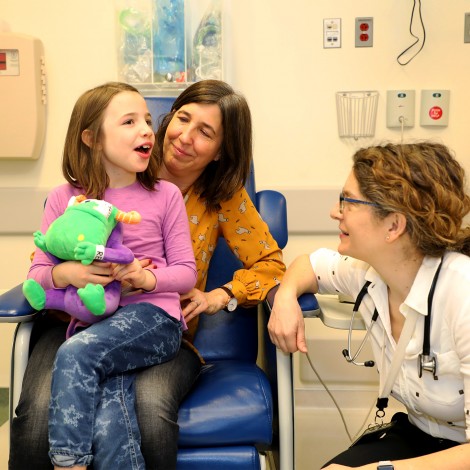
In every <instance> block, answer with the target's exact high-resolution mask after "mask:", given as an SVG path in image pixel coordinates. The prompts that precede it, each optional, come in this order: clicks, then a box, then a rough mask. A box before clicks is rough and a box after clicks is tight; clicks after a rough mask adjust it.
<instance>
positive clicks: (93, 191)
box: [62, 82, 161, 199]
mask: <svg viewBox="0 0 470 470" xmlns="http://www.w3.org/2000/svg"><path fill="white" fill-rule="evenodd" d="M122 92H132V93H139V91H138V90H137V89H136V88H134V87H133V86H131V85H128V84H126V83H121V82H108V83H105V84H103V85H100V86H97V87H96V88H93V89H91V90H88V91H86V92H85V93H83V94H82V95H81V96H80V98H78V100H77V102H76V104H75V106H74V108H73V110H72V115H71V117H70V122H69V127H68V129H67V135H66V137H65V145H64V153H63V156H62V174H63V175H64V178H65V179H66V180H67V181H68V182H69V183H70V184H71V185H72V186H74V187H76V188H80V189H83V191H84V192H85V194H86V196H87V197H89V198H92V199H102V198H103V196H104V192H105V190H106V188H107V187H108V186H109V178H108V175H107V174H106V170H105V167H104V164H103V152H102V150H101V146H100V145H97V144H99V143H100V142H101V139H102V129H101V128H102V124H103V114H104V111H105V109H106V108H107V106H108V105H109V103H110V101H111V100H112V99H113V98H114V97H115V96H116V95H117V94H119V93H122ZM86 129H88V130H89V131H91V132H90V134H91V136H92V144H91V145H90V146H88V145H86V144H85V143H84V142H83V140H82V133H83V131H84V130H86ZM160 165H161V160H159V159H158V158H151V159H150V162H149V165H148V167H147V169H146V170H145V171H144V172H142V173H137V180H138V181H139V182H140V184H141V185H142V186H143V187H144V188H146V189H148V190H149V191H152V190H153V189H154V186H155V183H156V181H158V178H157V174H158V170H159V168H160Z"/></svg>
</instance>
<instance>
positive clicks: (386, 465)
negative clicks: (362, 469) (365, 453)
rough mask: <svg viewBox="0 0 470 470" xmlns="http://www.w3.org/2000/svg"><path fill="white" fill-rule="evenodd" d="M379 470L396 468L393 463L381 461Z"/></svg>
mask: <svg viewBox="0 0 470 470" xmlns="http://www.w3.org/2000/svg"><path fill="white" fill-rule="evenodd" d="M377 470H395V467H394V466H393V464H391V463H379V466H378V467H377Z"/></svg>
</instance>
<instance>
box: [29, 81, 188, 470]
mask: <svg viewBox="0 0 470 470" xmlns="http://www.w3.org/2000/svg"><path fill="white" fill-rule="evenodd" d="M154 142H155V137H154V133H153V130H152V122H151V117H150V114H149V112H148V109H147V106H146V103H145V100H144V99H143V97H142V96H141V95H140V94H139V92H138V91H137V90H136V89H135V88H133V87H132V86H129V85H126V84H123V83H106V84H104V85H102V86H98V87H96V88H94V89H92V90H89V91H87V92H86V93H84V94H83V95H82V96H81V97H80V98H79V100H78V101H77V103H76V105H75V107H74V110H73V112H72V116H71V119H70V124H69V128H68V131H67V136H66V140H65V147H64V155H63V164H62V169H63V174H64V177H65V179H66V180H67V181H68V183H67V184H64V185H62V186H59V187H57V188H56V189H54V190H53V191H52V192H51V193H50V195H49V197H48V199H47V204H46V208H45V211H44V217H43V221H42V226H41V231H42V232H43V233H45V231H46V230H47V228H48V226H49V225H50V224H51V223H52V221H53V220H54V219H56V218H57V217H58V216H59V215H61V214H62V213H63V212H64V210H65V208H66V206H67V202H68V201H69V199H70V198H71V196H76V195H79V194H85V195H86V196H87V197H88V198H94V199H105V200H106V201H108V202H110V203H111V204H113V205H115V206H117V207H119V208H120V209H122V210H124V211H129V210H132V209H136V210H138V211H139V213H140V214H141V216H142V221H141V222H140V223H139V224H138V225H132V226H131V225H125V226H124V227H123V243H124V245H125V246H127V247H129V248H130V249H131V250H132V252H133V253H134V256H135V259H134V261H133V262H132V263H130V264H128V265H114V264H111V263H102V262H94V263H92V264H91V265H88V266H87V265H83V264H82V263H80V262H78V261H66V262H63V263H61V264H58V265H55V266H54V265H52V263H51V262H50V261H49V259H48V258H47V256H46V255H45V254H44V253H43V252H42V251H40V250H37V251H36V254H35V257H34V260H33V264H32V266H31V269H30V272H29V276H28V277H30V278H34V279H35V280H36V281H38V282H39V283H40V284H41V285H42V286H43V287H44V288H45V289H49V288H63V287H66V286H67V285H70V284H71V285H74V286H75V287H77V288H80V287H84V286H85V285H86V284H88V283H95V284H96V283H99V284H102V285H103V286H105V285H107V284H108V283H110V282H111V281H113V280H118V281H125V282H127V283H130V284H131V286H132V287H133V288H134V289H137V290H140V292H143V293H141V294H140V295H131V296H127V297H123V298H122V299H121V303H120V308H119V309H118V310H117V312H116V313H115V314H114V315H113V316H111V317H108V318H106V319H104V320H103V321H101V322H98V323H95V324H93V325H91V326H89V327H88V328H86V329H84V330H82V331H80V332H78V333H77V334H75V335H74V336H72V337H71V338H70V339H69V340H67V341H66V342H65V343H64V344H63V345H62V346H61V347H60V349H59V351H58V352H57V356H56V360H55V365H54V371H53V378H52V390H51V402H50V409H49V443H50V451H49V455H50V458H51V461H52V463H53V464H54V466H55V468H62V467H67V468H73V469H83V468H86V467H87V466H88V465H90V464H91V462H92V461H93V466H94V469H95V470H99V469H109V468H113V469H126V470H128V469H143V468H145V465H144V461H143V457H142V454H141V452H140V433H139V429H138V426H137V420H136V417H135V410H134V391H133V390H134V389H133V387H134V376H135V374H134V371H135V370H137V369H139V368H142V367H147V366H151V365H155V364H160V363H163V362H166V361H169V360H171V359H172V358H173V357H174V356H175V355H176V354H177V352H178V350H179V347H180V341H181V334H182V330H183V329H185V328H186V324H185V321H184V318H183V316H182V312H181V307H180V294H183V293H185V292H188V291H190V290H191V289H192V288H193V287H194V285H195V282H196V269H195V261H194V254H193V250H192V245H191V240H190V236H189V227H188V220H187V215H186V211H185V206H184V202H183V199H182V196H181V192H180V191H179V189H178V188H177V187H176V186H174V185H173V184H171V183H168V182H165V181H159V180H158V179H157V178H156V174H157V171H158V169H159V166H160V161H159V160H158V159H155V158H153V159H150V155H151V151H152V148H153V145H154ZM143 258H146V259H151V260H152V261H153V265H152V266H155V268H145V269H143V268H142V266H141V263H140V262H139V261H138V260H141V259H143ZM129 392H130V393H129ZM112 402H118V403H120V409H121V411H122V417H123V418H122V419H120V420H119V425H120V426H119V427H117V426H113V428H112V429H109V423H108V422H99V421H97V420H95V411H96V407H97V405H98V403H100V406H101V407H104V408H106V404H107V403H112ZM97 432H99V433H101V434H102V435H104V436H106V435H108V436H109V438H108V439H104V440H103V441H101V442H106V445H107V446H109V448H107V449H99V448H97V449H95V448H92V439H93V434H94V433H97ZM116 433H123V434H124V435H125V436H127V437H128V439H127V445H126V446H124V447H123V446H120V447H119V448H113V442H116V441H117V442H119V441H120V439H117V440H114V439H113V435H115V434H116ZM101 454H103V455H107V456H109V455H111V456H113V461H112V462H109V461H106V460H105V459H104V460H100V455H101Z"/></svg>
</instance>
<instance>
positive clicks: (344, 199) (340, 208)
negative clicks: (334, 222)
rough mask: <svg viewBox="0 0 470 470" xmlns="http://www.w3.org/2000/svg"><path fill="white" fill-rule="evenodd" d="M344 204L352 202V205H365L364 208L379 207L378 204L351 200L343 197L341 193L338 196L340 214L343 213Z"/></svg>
mask: <svg viewBox="0 0 470 470" xmlns="http://www.w3.org/2000/svg"><path fill="white" fill-rule="evenodd" d="M345 202H352V203H353V204H365V205H366V206H374V207H380V206H379V204H377V203H375V202H371V201H363V200H361V199H352V198H350V197H345V196H344V195H343V193H340V194H339V212H340V214H342V213H343V210H344V203H345Z"/></svg>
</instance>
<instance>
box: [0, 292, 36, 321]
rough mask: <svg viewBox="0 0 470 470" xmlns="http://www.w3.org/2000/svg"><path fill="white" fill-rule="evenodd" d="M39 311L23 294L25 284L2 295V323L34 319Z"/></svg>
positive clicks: (0, 303)
mask: <svg viewBox="0 0 470 470" xmlns="http://www.w3.org/2000/svg"><path fill="white" fill-rule="evenodd" d="M38 313H39V312H38V311H37V310H34V308H33V307H31V305H30V304H29V303H28V301H27V300H26V298H25V296H24V295H23V284H18V285H17V286H16V287H14V288H13V289H10V290H9V291H6V292H5V293H4V294H2V295H0V323H21V322H24V321H30V320H32V319H33V318H34V317H35V316H36V315H37V314H38Z"/></svg>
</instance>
